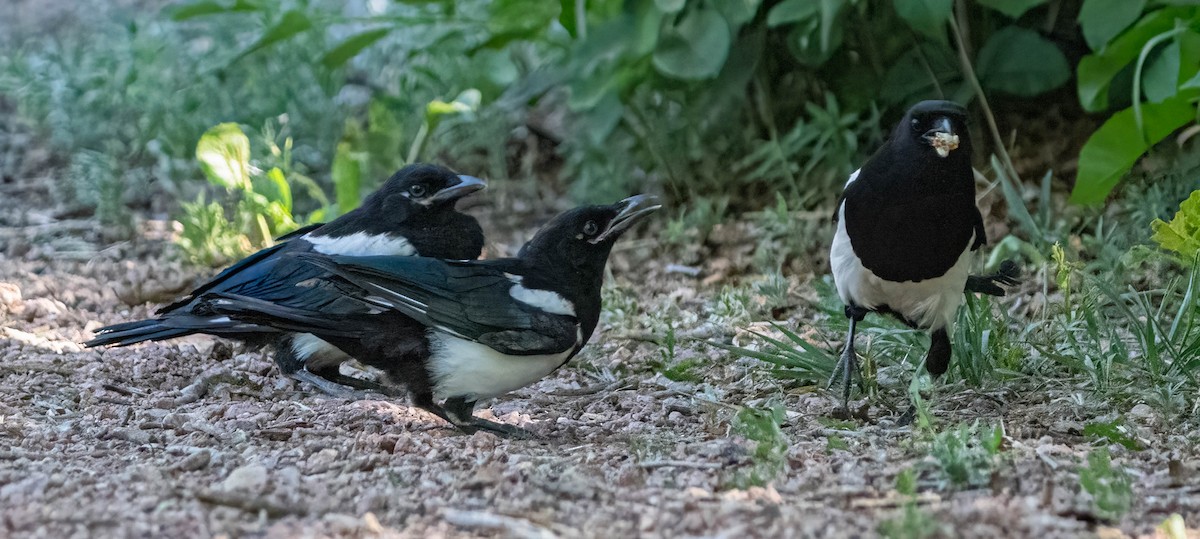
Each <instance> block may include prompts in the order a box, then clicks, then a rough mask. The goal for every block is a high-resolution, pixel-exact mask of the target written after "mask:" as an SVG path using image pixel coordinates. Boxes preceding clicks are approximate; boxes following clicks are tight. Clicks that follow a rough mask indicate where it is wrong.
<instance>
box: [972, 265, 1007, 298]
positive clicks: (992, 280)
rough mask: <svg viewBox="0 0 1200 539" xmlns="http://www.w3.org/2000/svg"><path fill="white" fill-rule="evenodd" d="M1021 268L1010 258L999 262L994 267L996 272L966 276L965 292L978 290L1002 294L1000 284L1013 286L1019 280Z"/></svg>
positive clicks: (989, 293)
mask: <svg viewBox="0 0 1200 539" xmlns="http://www.w3.org/2000/svg"><path fill="white" fill-rule="evenodd" d="M1020 277H1021V270H1020V268H1018V267H1017V263H1016V262H1013V261H1012V260H1005V261H1004V262H1001V263H1000V267H999V268H997V269H996V273H993V274H990V275H971V276H968V277H967V285H966V290H965V292H967V293H971V292H978V293H980V294H986V295H989V296H1004V294H1005V292H1004V289H1003V288H1000V286H1002V285H1003V286H1013V285H1015V284H1017V283H1019V282H1021V281H1020V280H1019V278H1020Z"/></svg>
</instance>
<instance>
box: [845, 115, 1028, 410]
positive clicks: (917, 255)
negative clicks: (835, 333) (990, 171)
mask: <svg viewBox="0 0 1200 539" xmlns="http://www.w3.org/2000/svg"><path fill="white" fill-rule="evenodd" d="M834 218H835V220H836V221H837V232H836V233H835V234H834V237H833V244H832V246H831V247H830V252H829V264H830V266H831V268H832V270H833V280H834V283H835V284H836V286H837V291H838V295H839V296H840V297H841V299H842V302H843V303H845V305H846V308H845V314H846V317H847V318H848V319H849V320H850V331H849V333H848V334H847V336H846V345H845V348H844V349H843V351H842V355H841V358H840V360H839V361H838V364H837V368H836V369H835V370H834V373H833V377H832V378H831V379H830V385H833V383H834V382H835V381H836V380H837V378H838V376H839V374H840V375H842V376H843V379H842V383H843V388H842V391H843V392H842V406H843V408H845V407H846V406H847V405H848V403H849V400H850V381H851V377H852V375H853V374H854V373H858V360H857V356H856V355H855V352H854V333H855V325H856V323H857V322H859V321H861V320H862V319H863V318H864V317H865V316H866V314H867V313H869V312H881V313H887V314H891V315H894V316H896V317H898V318H899V319H900V320H902V321H904V322H905V323H906V324H908V325H909V326H912V327H914V328H921V329H927V330H929V332H930V337H931V342H930V345H929V351H928V353H927V355H926V358H925V368H926V369H927V370H928V371H929V373H930V374H932V375H934V376H939V375H941V374H943V373H945V372H946V370H947V368H948V367H949V365H950V352H951V350H950V337H949V334H948V331H949V330H950V329H951V328H952V327H953V324H954V317H955V313H956V311H957V310H958V307H959V305H961V304H962V302H963V296H964V291H966V292H972V291H974V292H983V293H987V294H992V295H1003V293H1004V291H1003V289H1001V288H999V286H997V285H998V284H1013V283H1014V282H1015V277H1014V273H1015V272H1014V271H1013V270H1014V266H1011V265H1007V264H1006V265H1005V267H1002V268H1001V271H1000V272H999V273H997V274H995V275H991V276H983V277H974V276H970V277H969V276H968V271H969V269H970V265H971V252H972V251H975V250H977V249H979V248H980V247H981V246H983V245H984V244H985V243H986V242H987V237H986V235H985V232H984V228H983V218H982V216H981V215H980V213H979V209H978V208H977V207H976V206H975V180H974V174H973V172H972V170H971V139H970V136H969V134H968V132H967V113H966V109H964V108H963V107H962V106H960V105H958V104H955V103H952V102H949V101H922V102H920V103H917V104H916V105H914V106H913V107H912V108H911V109H909V110H908V112H907V113H906V114H905V115H904V118H903V119H901V120H900V123H899V124H898V125H896V128H895V129H894V130H892V133H891V135H890V136H889V137H888V139H887V141H886V142H884V144H883V146H882V147H880V148H879V150H878V151H876V152H875V154H874V155H873V156H871V158H870V159H868V160H867V162H866V164H864V165H863V166H862V168H860V169H859V170H857V171H855V172H854V173H853V174H851V175H850V178H849V180H848V181H847V182H846V187H845V190H844V192H843V194H842V198H841V201H840V202H839V203H838V209H837V213H836V214H835V216H834Z"/></svg>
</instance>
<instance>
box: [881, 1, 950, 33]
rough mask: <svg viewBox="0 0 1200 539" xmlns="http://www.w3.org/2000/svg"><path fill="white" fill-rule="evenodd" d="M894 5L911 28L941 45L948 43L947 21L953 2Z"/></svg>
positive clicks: (917, 2)
mask: <svg viewBox="0 0 1200 539" xmlns="http://www.w3.org/2000/svg"><path fill="white" fill-rule="evenodd" d="M892 5H894V6H895V8H896V14H897V15H900V18H902V19H904V22H906V23H908V26H909V28H912V29H913V30H915V31H917V32H918V33H921V34H925V35H927V36H929V37H930V38H933V39H934V40H935V41H937V42H939V43H946V42H947V40H946V21H948V20H949V19H950V12H951V7H952V6H953V5H954V2H953V0H893V4H892Z"/></svg>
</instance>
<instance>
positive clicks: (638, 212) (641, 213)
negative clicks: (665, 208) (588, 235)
mask: <svg viewBox="0 0 1200 539" xmlns="http://www.w3.org/2000/svg"><path fill="white" fill-rule="evenodd" d="M614 206H620V207H621V209H620V211H618V212H617V216H616V217H613V219H612V221H609V222H608V228H606V229H604V231H603V232H601V233H600V234H599V235H598V236H596V237H595V238H593V239H591V240H589V241H590V242H591V243H600V242H602V241H605V240H607V239H609V238H613V239H616V237H617V236H619V235H621V233H622V232H625V231H626V230H628V229H629V227H631V226H633V225H634V224H635V223H637V222H638V221H640V220H642V218H643V217H645V216H647V215H650V214H651V213H654V210H657V209H659V208H661V207H662V203H660V202H659V200H658V197H655V196H652V195H634V196H631V197H629V198H627V199H625V200H622V201H620V202H618V203H616V204H614Z"/></svg>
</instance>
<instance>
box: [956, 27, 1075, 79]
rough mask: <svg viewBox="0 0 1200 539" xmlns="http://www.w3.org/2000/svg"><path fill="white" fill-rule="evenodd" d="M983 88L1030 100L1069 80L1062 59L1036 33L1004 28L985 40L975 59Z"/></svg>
mask: <svg viewBox="0 0 1200 539" xmlns="http://www.w3.org/2000/svg"><path fill="white" fill-rule="evenodd" d="M975 65H976V71H977V72H978V73H979V82H980V83H981V84H983V87H984V88H987V89H990V90H998V91H1001V92H1005V93H1009V94H1012V95H1019V96H1022V97H1033V96H1036V95H1038V94H1042V93H1045V92H1047V91H1050V90H1053V89H1055V88H1058V87H1059V86H1062V85H1063V84H1064V83H1066V82H1067V79H1069V78H1070V77H1071V68H1070V66H1069V65H1068V64H1067V58H1066V56H1063V53H1062V51H1060V50H1058V47H1056V46H1055V45H1054V44H1053V43H1051V42H1050V41H1048V40H1047V39H1046V38H1044V37H1042V36H1040V35H1038V33H1037V32H1034V31H1033V30H1029V29H1027V28H1022V27H1020V26H1016V25H1013V26H1006V27H1004V28H1001V29H1000V30H999V31H997V32H996V33H994V34H992V36H991V37H989V38H988V40H987V43H984V45H983V48H982V49H980V50H979V57H978V58H976V60H975Z"/></svg>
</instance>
